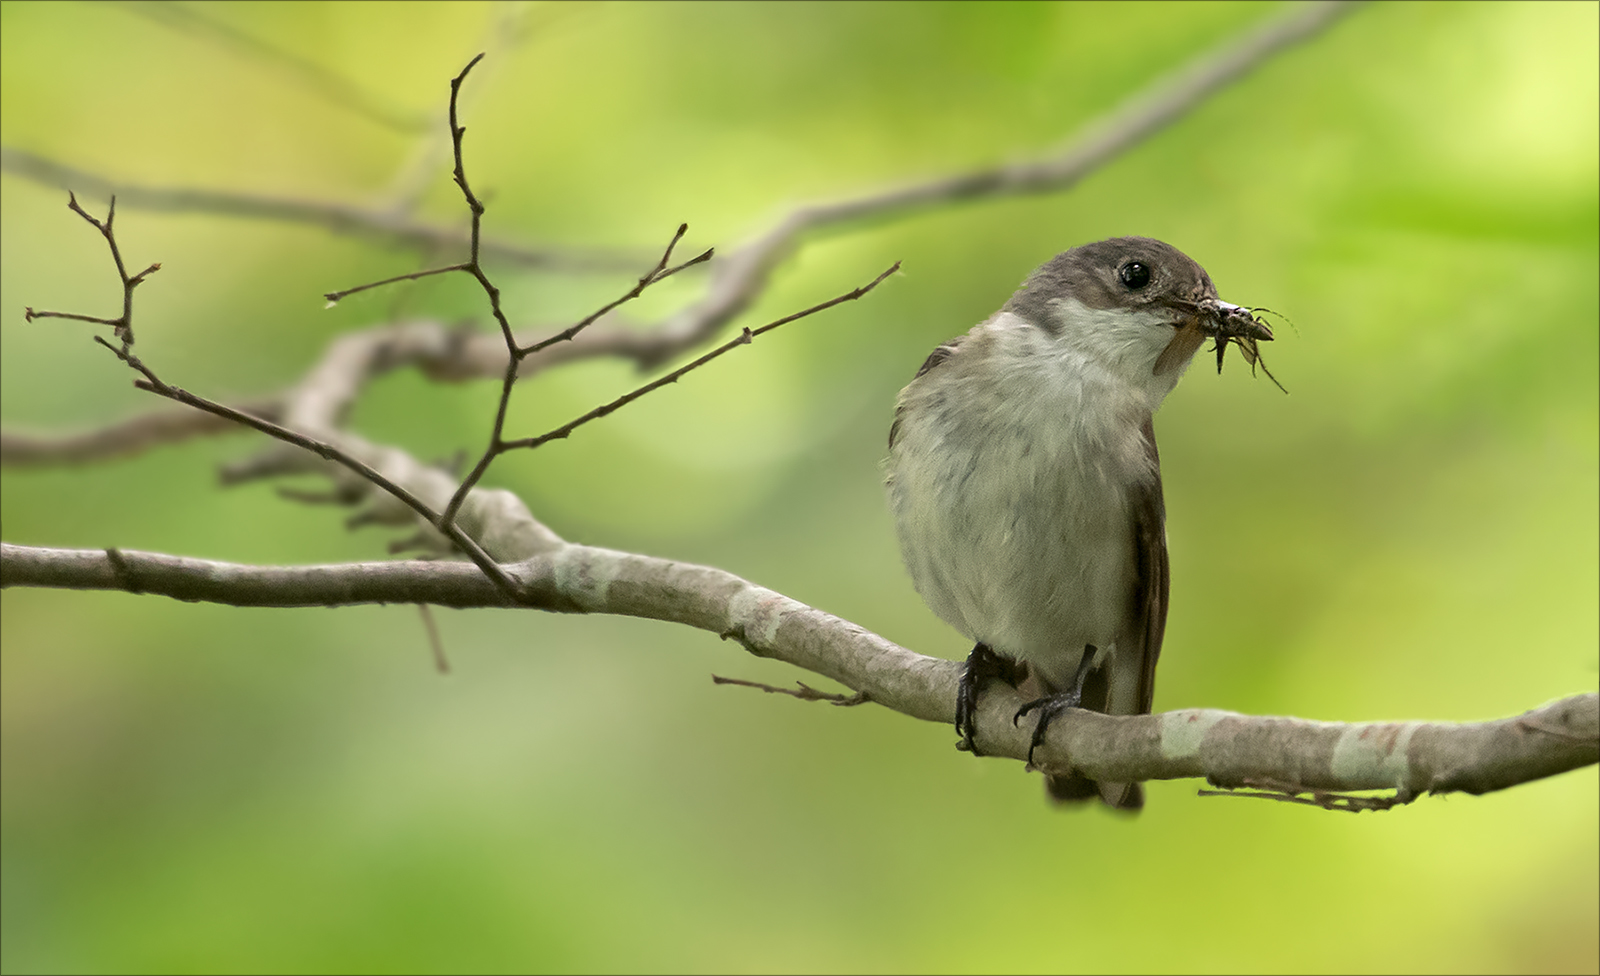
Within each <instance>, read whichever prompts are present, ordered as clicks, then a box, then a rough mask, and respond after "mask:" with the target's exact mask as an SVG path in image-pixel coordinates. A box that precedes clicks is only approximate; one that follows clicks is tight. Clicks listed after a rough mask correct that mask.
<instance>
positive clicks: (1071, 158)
mask: <svg viewBox="0 0 1600 976" xmlns="http://www.w3.org/2000/svg"><path fill="white" fill-rule="evenodd" d="M1356 6H1358V4H1355V3H1349V2H1320V3H1311V4H1306V5H1302V6H1292V7H1290V8H1289V9H1288V10H1287V11H1286V12H1285V13H1283V14H1281V15H1278V16H1275V17H1272V18H1269V19H1268V20H1267V21H1266V22H1265V23H1263V24H1260V25H1257V26H1255V27H1253V28H1251V29H1249V30H1246V31H1245V32H1243V33H1242V34H1240V35H1237V36H1235V37H1231V38H1229V39H1227V40H1225V41H1223V42H1222V43H1220V44H1219V45H1217V46H1216V47H1214V48H1213V49H1212V50H1210V51H1207V52H1205V53H1203V54H1201V55H1200V56H1198V57H1197V58H1195V60H1194V61H1192V62H1190V63H1189V64H1188V65H1186V66H1184V67H1183V68H1181V69H1180V70H1178V71H1176V72H1174V73H1173V74H1172V75H1170V76H1167V77H1165V78H1163V79H1160V80H1158V81H1157V82H1155V83H1153V84H1152V85H1150V86H1149V87H1147V88H1146V89H1144V90H1143V91H1141V92H1139V93H1137V94H1135V95H1134V96H1132V97H1130V98H1128V99H1127V100H1125V101H1124V102H1122V103H1121V104H1120V105H1118V106H1117V107H1116V108H1114V109H1112V110H1111V111H1110V112H1108V113H1107V114H1106V115H1104V116H1102V117H1101V118H1100V119H1099V120H1097V121H1095V122H1093V123H1091V124H1089V125H1088V126H1087V127H1085V128H1084V130H1083V131H1082V132H1081V133H1080V134H1078V135H1077V136H1075V137H1073V138H1072V139H1071V140H1069V141H1068V142H1067V143H1065V144H1064V145H1063V146H1062V147H1061V148H1060V149H1058V150H1057V151H1055V152H1052V153H1050V154H1048V155H1046V156H1044V157H1043V158H1041V159H1038V160H1034V161H1031V162H1022V163H1013V164H1008V165H1004V166H998V167H993V168H989V169H983V170H978V171H975V172H971V173H965V174H960V175H957V176H951V177H944V178H940V179H936V180H932V181H929V182H926V183H918V184H912V185H908V186H900V187H893V188H890V189H888V190H884V191H881V192H878V193H873V194H868V195H866V196H862V197H857V198H854V199H850V200H845V201H839V202H835V203H825V204H812V205H808V206H803V207H800V208H799V209H797V210H794V211H793V212H791V213H789V214H788V215H787V216H785V217H784V218H782V219H781V220H779V221H778V222H777V223H776V224H775V225H774V226H773V227H771V228H770V229H768V230H767V231H766V232H764V233H762V234H760V235H758V236H757V237H756V238H755V239H754V240H752V241H751V242H749V243H747V244H745V245H743V246H741V247H738V248H736V249H734V250H733V251H732V252H731V253H729V254H727V256H725V257H720V258H717V259H715V260H713V262H712V264H711V267H712V275H711V281H710V283H709V285H708V287H707V290H706V293H705V294H704V295H703V296H702V297H701V298H700V299H699V300H698V301H697V302H695V303H693V304H691V305H689V306H688V307H686V308H684V309H682V310H681V311H679V312H678V313H676V314H675V315H672V316H670V317H668V318H667V319H665V320H664V321H661V322H658V323H654V324H652V325H647V326H642V327H641V326H639V325H636V324H629V323H627V322H625V321H624V320H623V319H622V318H621V317H620V316H616V315H611V316H607V317H606V318H604V319H602V320H601V321H600V322H599V323H597V324H596V325H595V326H594V327H592V328H590V329H589V330H588V331H587V332H585V333H583V334H582V335H580V336H578V337H577V338H576V339H574V340H572V341H571V342H564V343H559V344H557V345H554V346H551V347H550V348H548V349H546V350H543V351H542V352H540V353H539V354H538V355H536V356H531V357H529V358H528V359H526V360H524V361H523V363H522V366H521V368H520V370H519V372H518V378H519V379H526V378H527V377H529V376H531V375H533V374H535V373H537V372H539V371H540V370H543V369H548V368H550V367H551V366H555V365H558V364H561V363H566V362H571V361H573V360H579V359H588V358H594V357H616V358H622V359H628V360H632V361H633V362H635V363H636V364H638V366H639V367H640V368H641V369H651V368H654V367H657V366H659V365H661V364H662V363H664V362H666V361H667V360H670V359H672V358H673V357H674V356H677V355H680V354H682V353H684V352H687V351H688V350H691V349H694V348H697V347H699V346H702V345H704V344H705V343H707V342H709V341H710V340H711V338H712V337H713V336H715V335H716V333H717V331H718V330H719V329H721V328H722V327H723V326H724V325H725V324H727V323H728V322H729V321H730V320H731V319H733V318H734V317H735V316H737V315H738V314H739V313H740V312H742V311H744V309H746V308H747V307H749V305H750V303H751V302H753V301H754V300H755V299H756V298H757V297H758V296H759V295H760V294H761V292H762V291H763V290H764V289H765V288H766V286H767V282H768V279H769V276H770V274H771V272H772V270H773V269H774V268H775V267H776V266H777V265H778V264H779V263H781V262H782V260H783V259H784V258H785V257H786V256H787V255H788V254H789V253H790V251H791V250H792V249H793V247H794V246H795V245H796V243H797V242H798V241H799V239H800V238H801V237H803V236H804V235H806V234H807V233H810V232H817V231H823V230H829V229H833V230H837V229H841V228H845V227H849V226H858V225H861V224H863V223H865V222H868V221H879V222H881V221H889V220H894V219H900V218H904V217H907V216H910V215H912V214H914V213H917V212H920V211H923V210H926V209H928V208H930V207H933V206H937V205H950V204H955V203H958V202H964V201H977V200H983V199H993V198H999V197H1005V196H1011V195H1017V194H1024V193H1048V192H1058V191H1061V190H1065V189H1067V188H1069V187H1071V186H1072V185H1074V184H1075V183H1077V182H1078V181H1079V180H1081V179H1082V178H1083V177H1085V176H1086V175H1088V174H1089V173H1091V172H1093V171H1094V170H1096V169H1098V168H1099V167H1101V166H1103V165H1105V164H1106V163H1107V162H1109V161H1110V160H1112V159H1114V158H1115V157H1116V156H1118V155H1119V154H1120V153H1122V152H1124V151H1126V150H1128V149H1130V148H1132V147H1133V146H1135V145H1137V144H1139V143H1140V142H1142V141H1143V140H1144V139H1146V138H1148V137H1149V136H1151V135H1153V134H1154V133H1156V132H1158V131H1160V130H1161V129H1162V128H1164V127H1166V126H1168V125H1170V124H1172V123H1173V122H1174V121H1176V120H1177V119H1179V118H1181V117H1183V116H1184V115H1185V114H1187V113H1188V112H1190V111H1192V110H1193V109H1195V108H1196V107H1197V106H1199V105H1200V104H1201V103H1203V102H1204V101H1205V100H1206V99H1207V98H1209V97H1210V96H1212V95H1214V94H1216V93H1217V92H1218V91H1220V90H1222V89H1223V88H1225V87H1227V86H1228V85H1229V84H1231V83H1232V82H1234V81H1236V80H1238V79H1239V78H1241V77H1243V76H1244V75H1245V74H1247V73H1249V72H1250V71H1251V70H1252V69H1254V68H1256V67H1258V66H1259V65H1261V64H1262V63H1264V62H1265V61H1267V60H1269V59H1270V58H1271V57H1272V56H1273V55H1275V54H1277V53H1279V52H1280V51H1282V50H1284V49H1286V48H1288V47H1290V46H1292V45H1294V44H1297V43H1300V42H1303V41H1306V40H1308V39H1310V38H1312V37H1314V36H1316V35H1317V34H1319V33H1320V32H1322V31H1324V30H1326V29H1327V28H1328V27H1329V26H1331V25H1332V24H1333V23H1335V22H1336V21H1337V20H1338V19H1339V18H1340V17H1342V16H1344V15H1345V14H1347V13H1349V12H1350V11H1351V10H1353V9H1354V8H1355V7H1356ZM0 167H3V168H4V169H5V170H6V171H7V172H14V173H17V174H18V175H22V176H27V177H29V178H32V179H37V180H39V181H41V182H46V183H50V184H52V185H62V186H65V185H67V184H69V183H70V184H71V185H73V186H75V187H76V188H78V189H79V190H80V192H82V191H88V192H91V193H100V194H105V195H109V194H110V193H112V192H115V193H116V194H117V195H118V201H119V203H121V204H122V205H123V207H124V208H127V207H130V206H131V207H138V206H144V207H147V208H151V207H153V208H155V209H166V210H172V209H183V210H194V211H201V212H213V213H219V212H220V213H238V214H244V215H250V216H265V217H273V218H275V219H283V220H304V221H308V222H312V223H318V224H321V225H323V226H329V227H332V228H334V229H336V230H357V229H359V230H362V231H365V232H368V233H377V234H380V235H391V236H392V237H394V238H396V239H400V240H406V241H408V242H410V243H418V244H425V245H427V246H429V247H440V246H444V245H456V244H459V245H460V246H462V247H465V245H466V241H467V236H466V233H465V231H459V232H458V231H454V230H443V229H440V228H435V227H426V226H423V225H420V224H416V223H414V222H411V221H409V219H407V218H405V217H403V216H401V215H399V214H396V213H392V212H387V211H373V210H362V209H360V208H354V207H347V206H342V205H336V204H320V203H310V202H307V201H294V200H274V199H269V198H265V197H252V196H245V195H235V194H217V193H208V192H206V191H194V190H180V189H151V188H144V187H128V186H119V185H115V184H113V183H112V182H111V181H109V180H107V179H105V178H103V177H99V176H95V175H93V174H88V173H83V172H81V171H77V170H72V169H70V168H68V167H65V166H62V165H61V164H58V163H54V162H51V161H49V160H44V159H42V158H41V157H38V156H35V155H33V154H30V153H27V152H24V151H22V150H18V149H10V148H7V149H3V150H0ZM74 181H76V182H74ZM483 248H484V252H485V254H487V255H494V256H498V257H502V258H503V257H514V256H516V255H515V254H513V253H512V252H513V251H515V250H516V249H515V246H513V245H509V244H505V243H503V242H501V243H495V242H491V241H488V240H485V242H484V245H483ZM507 249H510V250H507ZM517 254H520V256H521V260H523V262H524V263H533V264H539V263H544V264H554V263H558V262H567V265H566V266H571V262H573V261H577V263H578V264H579V265H585V263H586V261H587V262H588V263H587V267H589V268H591V269H599V268H600V267H601V266H602V265H606V264H607V262H612V263H610V264H609V265H607V266H608V267H610V268H613V269H614V268H616V267H618V266H619V264H618V263H617V262H616V256H614V255H612V256H601V255H591V256H590V258H591V259H592V260H589V259H584V258H582V256H575V255H571V254H567V255H561V254H558V253H557V252H553V251H540V250H527V251H520V252H517ZM646 263H648V262H647V261H646V260H644V259H639V260H637V261H636V262H634V263H632V264H629V268H630V270H637V268H636V267H635V266H634V265H635V264H636V265H637V266H643V265H644V264H646ZM549 331H554V330H553V329H552V328H543V327H541V328H528V329H521V330H518V333H517V342H518V343H519V344H523V345H525V344H528V343H530V342H532V341H533V340H534V339H535V338H537V337H538V336H540V335H542V334H544V333H545V332H549ZM358 336H359V338H357V337H358ZM357 347H360V348H357ZM363 350H364V351H363ZM505 357H506V351H505V345H504V342H503V341H502V340H501V337H500V336H498V335H494V334H476V333H467V332H462V331H460V330H455V329H450V328H447V327H446V326H444V325H442V324H439V323H435V322H412V323H404V324H400V325H395V326H380V327H377V328H374V329H370V330H367V331H365V332H362V333H355V334H352V335H351V336H346V337H343V338H341V339H339V340H337V341H336V342H335V343H334V344H333V346H332V347H330V349H329V350H328V353H327V354H326V355H325V356H324V358H323V360H322V362H321V363H320V364H319V365H318V366H317V367H316V368H315V369H314V370H313V371H312V372H311V374H310V376H314V377H317V378H319V382H327V383H329V384H331V385H330V387H329V389H330V390H334V389H336V390H337V391H338V393H337V395H334V394H333V393H321V392H318V391H317V390H316V389H315V388H314V384H312V383H311V382H309V377H308V382H303V383H301V384H300V385H299V386H298V387H297V388H296V390H294V391H290V392H288V393H285V394H281V395H279V396H277V397H268V398H264V399H266V400H270V401H271V402H273V403H275V404H278V405H279V406H280V407H281V406H285V405H287V404H289V403H291V402H292V400H293V399H294V398H296V397H315V398H317V399H318V400H319V401H320V405H321V407H322V410H321V412H320V415H321V416H323V417H326V418H329V419H332V418H334V417H336V416H342V413H343V411H344V410H346V409H348V406H349V404H350V402H352V401H353V399H354V397H356V396H358V395H359V393H360V390H361V388H362V387H363V386H364V385H365V383H366V382H367V380H369V379H371V378H372V377H373V376H375V375H377V374H378V372H380V371H381V370H384V369H392V368H395V367H396V366H400V365H406V364H414V365H417V366H419V367H421V368H422V369H423V370H424V372H425V373H426V374H427V375H428V376H429V377H430V378H432V379H435V380H440V381H451V382H461V381H466V380H471V379H497V378H499V377H500V376H501V374H502V373H503V371H504V370H505V364H506V359H505ZM336 363H337V364H343V368H344V369H347V370H350V372H346V373H345V374H343V375H342V376H341V375H339V373H338V370H337V369H336V368H335V364H336ZM164 418H165V414H164V413H163V414H155V415H149V416H148V417H147V418H136V419H135V420H132V421H127V422H125V423H123V424H120V425H117V427H116V429H117V430H119V431H124V432H130V433H132V432H136V433H137V434H138V435H139V440H138V443H139V444H140V445H141V446H145V445H149V444H153V443H157V442H159V440H160V439H162V438H160V437H157V436H155V432H156V431H159V432H160V433H161V434H162V435H163V436H164V437H166V438H169V439H177V438H179V437H184V436H194V435H198V434H205V433H212V432H214V431H215V430H216V428H214V427H211V426H207V425H201V424H192V425H187V426H185V425H182V424H175V423H171V422H169V421H167V420H166V419H164ZM93 445H98V446H101V447H103V448H105V449H106V450H107V453H106V454H105V455H104V456H107V457H109V456H112V454H125V453H130V452H129V451H128V450H122V449H118V448H116V445H115V444H114V443H112V442H111V441H109V440H108V438H107V437H106V436H105V432H90V433H85V434H75V435H69V436H68V437H65V438H63V439H62V443H61V444H60V445H59V446H52V444H51V438H49V437H47V436H46V435H39V434H30V435H22V434H12V433H10V432H5V433H4V434H0V464H8V465H10V464H33V465H43V464H51V463H60V462H62V461H80V462H81V461H85V460H90V459H92V458H91V456H90V454H89V453H88V452H89V451H90V450H91V449H92V446H93Z"/></svg>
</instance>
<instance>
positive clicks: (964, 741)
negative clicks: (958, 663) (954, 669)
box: [956, 642, 1016, 756]
mask: <svg viewBox="0 0 1600 976" xmlns="http://www.w3.org/2000/svg"><path fill="white" fill-rule="evenodd" d="M1015 676H1016V667H1015V665H1014V664H1013V663H1012V662H1011V661H1009V660H1007V659H1006V658H1003V657H1001V656H1000V655H998V654H996V653H995V652H994V651H992V650H990V649H989V645H988V644H984V643H981V642H980V643H978V644H977V645H976V646H974V647H973V648H972V653H971V654H968V655H967V663H966V664H964V665H962V668H961V681H960V683H959V684H958V685H957V686H956V734H957V735H959V736H961V741H960V742H957V743H956V748H957V749H960V750H962V751H963V752H970V753H972V754H973V755H974V756H981V755H983V753H981V752H979V751H978V745H977V743H976V742H974V741H973V739H972V737H973V735H974V734H975V733H976V732H977V731H978V692H980V691H982V690H983V686H984V685H986V684H988V683H989V682H990V681H992V680H994V679H995V678H1003V679H1005V680H1006V681H1011V682H1013V683H1015V680H1016V677H1015Z"/></svg>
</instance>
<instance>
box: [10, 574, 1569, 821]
mask: <svg viewBox="0 0 1600 976" xmlns="http://www.w3.org/2000/svg"><path fill="white" fill-rule="evenodd" d="M505 569H506V571H507V573H508V574H509V575H510V576H511V577H512V578H513V579H514V580H515V581H516V583H517V585H518V586H519V587H520V588H521V590H522V593H521V597H522V600H523V602H524V603H525V605H527V606H531V607H534V608H536V609H542V610H548V611H554V612H560V613H611V614H621V615H625V616H633V617H644V618H649V619H654V620H666V621H671V622H674V623H680V624H686V625H688V626H691V627H696V628H699V629H701V630H706V631H709V632H711V633H715V634H718V635H720V636H722V637H723V638H727V639H733V640H737V641H738V642H739V643H741V644H742V645H744V646H745V647H746V648H747V649H748V650H749V651H750V652H751V653H753V654H756V655H758V656H761V657H769V658H773V659H776V660H781V661H786V662H788V663H790V664H793V665H796V666H797V667H800V668H803V669H805V670H807V671H811V672H814V673H816V674H821V675H824V676H826V677H829V678H832V679H833V680H835V681H838V682H839V683H841V684H843V685H845V686H847V687H849V688H851V689H852V690H854V691H856V692H857V693H859V694H862V695H864V696H865V697H866V699H867V700H869V701H872V702H875V703H877V704H880V705H883V706H885V707H887V708H890V709H892V710H894V711H897V712H900V713H902V714H905V715H908V716H911V717H913V718H919V719H923V720H925V721H930V722H940V723H951V722H953V721H954V719H955V697H956V681H957V677H958V674H959V669H960V666H959V665H958V664H957V663H956V662H953V661H945V660H941V659H937V658H931V657H925V656H923V655H920V654H916V653H914V652H912V651H909V650H907V649H905V648H903V647H900V646H898V645H896V644H893V643H891V642H890V641H887V640H885V639H884V638H882V637H879V636H877V635H876V634H872V633H869V632H868V631H866V630H863V629H862V628H860V627H858V626H856V625H854V624H852V623H850V622H849V621H846V620H842V619H840V618H838V617H834V616H832V615H830V614H827V613H823V612H822V611H820V610H816V609H813V608H811V607H808V606H805V605H803V604H801V603H798V602H796V601H794V600H790V599H789V598H787V597H785V596H783V595H782V594H779V593H775V592H773V591H771V590H768V589H764V588H762V587H760V586H757V585H755V584H753V583H750V582H748V581H746V580H743V579H740V578H739V577H737V576H734V575H733V574H731V573H727V572H724V571H722V570H719V569H714V568H710V567H706V566H694V565H690V564H687V563H679V562H673V561H671V560H666V559H657V558H653V557H649V556H641V555H636V554H632V553H624V552H615V551H612V550H607V549H600V548H594V547H589V546H580V545H573V544H570V543H567V544H559V545H558V546H556V547H555V548H553V549H551V550H549V551H546V552H543V553H540V554H538V555H535V556H533V557H531V558H529V559H526V560H524V561H522V562H520V563H515V564H510V565H507V566H506V567H505ZM13 586H27V587H50V588H57V589H75V590H120V591H125V592H132V593H149V594H158V595H163V596H169V597H172V598H174V599H179V600H191V601H193V600H203V601H207V602H213V603H223V604H227V605H231V606H274V607H300V606H338V605H349V604H354V603H434V604H438V605H441V606H449V607H488V606H495V607H498V606H505V605H506V602H507V599H506V597H505V595H504V594H502V593H501V592H499V591H498V590H497V589H496V588H495V586H494V584H493V583H491V582H490V581H489V580H488V579H486V578H485V577H484V575H483V574H482V573H481V572H480V571H478V569H477V568H476V567H473V566H471V565H467V564H464V563H456V562H438V561H435V562H385V563H356V564H347V565H334V566H292V567H282V566H244V565H238V564H233V563H223V562H213V561H210V560H199V559H185V558H180V557H176V556H169V555H162V554H157V553H144V552H134V551H132V550H68V549H43V548H32V547H26V546H17V545H11V544H0V587H7V588H9V587H13ZM1021 704H1022V700H1021V698H1020V697H1019V696H1018V695H1017V693H1016V692H1015V691H1013V690H1012V689H1010V688H1008V687H1006V686H1004V685H1003V684H995V685H991V686H990V687H989V689H988V690H987V691H986V692H985V694H984V695H983V697H982V700H981V702H980V708H979V714H978V738H979V741H981V742H982V743H983V746H984V750H985V753H986V754H988V755H993V756H1002V757H1007V758H1010V759H1016V760H1022V759H1024V758H1025V757H1026V755H1027V751H1028V744H1029V736H1030V733H1031V729H1029V728H1021V727H1018V726H1016V725H1014V724H1013V723H1012V720H1011V716H1012V715H1013V714H1015V712H1016V710H1017V708H1018V707H1020V705H1021ZM1068 757H1071V758H1070V762H1069V761H1068ZM1036 759H1037V760H1038V763H1037V764H1038V765H1039V766H1040V767H1042V768H1045V769H1048V770H1052V771H1061V770H1065V769H1069V768H1071V769H1077V770H1080V771H1082V772H1083V773H1085V774H1087V775H1088V776H1090V777H1091V778H1094V779H1102V780H1111V781H1133V780H1156V779H1183V778H1195V777H1204V778H1205V779H1207V780H1209V781H1210V782H1212V783H1214V784H1220V785H1224V786H1229V787H1235V786H1253V785H1254V786H1266V787H1268V788H1270V789H1273V790H1277V791H1280V792H1284V793H1290V792H1307V791H1335V790H1337V791H1348V790H1380V789H1383V790H1395V791H1397V794H1398V795H1399V796H1401V797H1403V798H1405V799H1409V798H1410V797H1413V796H1416V795H1420V794H1422V793H1424V792H1433V793H1443V792H1452V791H1459V792H1467V793H1486V792H1490V791H1493V790H1498V789H1504V788H1506V787H1509V786H1513V785H1516V784H1518V783H1524V782H1528V781H1530V780H1534V779H1539V778H1541V777H1545V776H1551V775H1554V774H1556V773H1560V772H1564V771H1567V770H1571V769H1576V768H1579V767H1582V766H1587V765H1593V764H1594V763H1596V762H1597V761H1600V695H1596V694H1594V693H1592V692H1591V693H1586V694H1580V695H1574V696H1572V697H1569V698H1565V699H1562V700H1560V701H1557V702H1554V703H1551V704H1549V705H1546V706H1544V707H1542V708H1539V709H1535V710H1533V711H1530V712H1527V713H1525V714H1523V715H1520V716H1516V717H1512V718H1506V719H1501V720H1498V721H1492V722H1474V723H1443V722H1364V723H1336V722H1312V721H1307V720H1304V719H1297V718H1279V717H1265V716H1248V715H1240V714H1236V713H1233V712H1223V711H1216V710H1211V709H1185V710H1182V711H1176V712H1166V713H1162V714H1157V715H1139V716H1108V715H1100V714H1098V713H1094V712H1081V711H1073V712H1070V713H1068V714H1067V715H1066V716H1065V717H1063V718H1062V719H1061V720H1059V721H1057V722H1056V723H1055V724H1053V725H1052V726H1051V727H1050V729H1049V732H1048V735H1047V736H1046V740H1045V742H1044V744H1043V745H1042V746H1041V747H1040V750H1039V752H1038V754H1037V756H1036Z"/></svg>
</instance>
